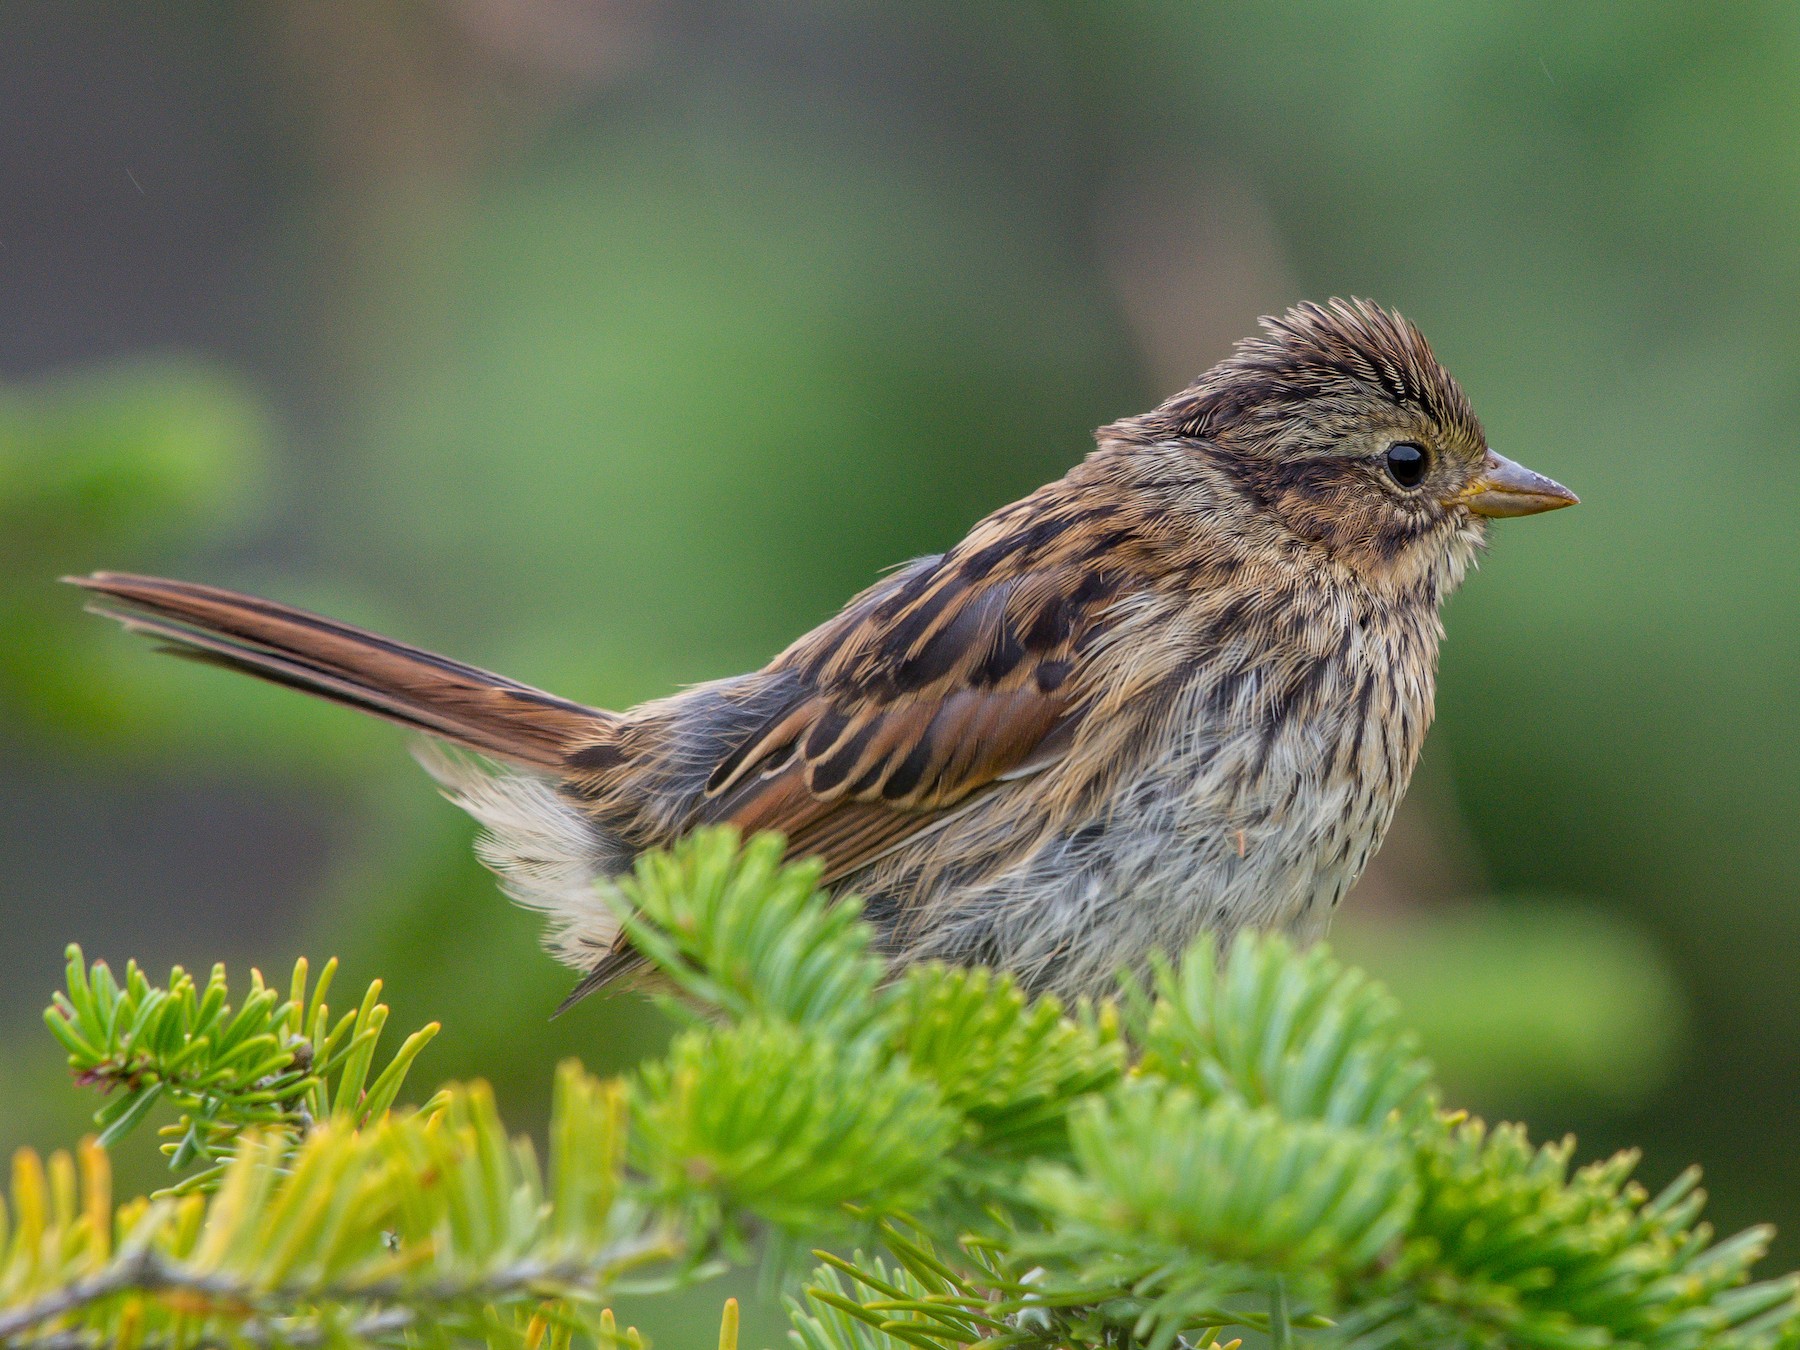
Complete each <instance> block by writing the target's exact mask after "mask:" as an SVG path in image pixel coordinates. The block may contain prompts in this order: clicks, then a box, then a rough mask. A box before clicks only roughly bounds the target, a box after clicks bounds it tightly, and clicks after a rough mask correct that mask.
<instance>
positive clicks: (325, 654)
mask: <svg viewBox="0 0 1800 1350" xmlns="http://www.w3.org/2000/svg"><path fill="white" fill-rule="evenodd" d="M63 580H65V581H67V582H69V583H71V584H72V585H76V586H80V587H82V588H84V589H86V590H90V591H93V592H95V593H96V594H98V595H100V596H103V597H104V599H103V600H102V601H100V602H99V603H97V604H95V605H94V606H92V608H93V609H94V611H95V612H96V613H100V614H105V615H107V616H108V617H109V618H114V619H117V620H118V621H119V622H120V623H122V624H124V625H125V627H126V628H127V629H129V630H131V631H132V632H136V633H143V634H146V635H147V636H150V637H154V638H157V639H160V640H161V642H162V643H163V644H164V645H165V646H166V648H167V649H168V650H171V651H174V652H176V653H177V654H179V655H182V656H188V657H192V658H194V659H195V660H200V661H205V662H208V663H209V664H213V665H219V666H225V667H227V668H229V669H232V670H241V671H243V672H245V673H246V674H250V675H255V676H257V677H259V678H261V679H264V680H269V681H271V682H273V683H275V684H283V685H287V686H288V687H290V688H293V689H301V690H304V691H305V692H307V693H310V694H317V695H318V696H320V697H321V698H328V699H331V700H333V701H334V702H337V703H342V704H346V705H348V706H349V707H352V708H359V709H361V710H362V711H364V712H368V713H373V714H374V715H375V716H377V717H384V718H386V719H387V720H388V721H390V722H398V723H399V724H400V725H402V726H406V727H411V728H413V729H415V730H417V731H423V732H426V733H428V734H430V735H433V736H439V737H442V738H443V739H445V740H449V741H454V742H456V743H457V744H459V745H464V746H467V747H469V748H470V749H472V750H478V751H480V752H481V753H482V754H485V755H494V756H497V757H499V758H501V759H507V760H512V761H514V762H517V763H520V764H528V765H531V766H533V767H536V768H544V769H560V768H562V767H564V765H563V759H564V756H565V755H566V754H567V753H568V750H569V748H570V745H571V743H575V742H579V741H583V740H591V739H592V738H593V735H594V732H595V731H596V730H597V729H598V728H599V727H600V726H602V725H604V724H605V723H607V722H609V721H611V720H612V717H613V715H612V714H611V713H607V712H603V711H601V710H599V709H597V708H587V707H583V706H582V705H581V704H579V703H570V702H567V701H566V700H564V699H560V698H556V697H555V696H554V695H551V694H546V693H544V692H543V691H542V690H539V689H533V688H531V687H530V686H529V685H523V684H519V683H517V682H516V681H514V680H509V679H507V678H505V677H504V676H501V675H494V674H490V673H489V672H488V671H485V670H478V669H476V668H475V667H474V666H465V665H463V664H462V663H461V662H459V661H451V660H448V659H447V658H445V657H442V656H437V655H435V654H433V653H431V652H428V651H423V650H421V649H420V648H418V647H409V646H407V645H406V644H405V643H402V642H395V641H393V640H392V639H391V638H384V637H381V636H379V635H377V634H375V633H371V632H368V631H366V630H364V629H361V628H353V627H351V626H350V625H349V624H342V623H337V622H335V621H334V620H331V619H326V618H322V617H320V616H319V615H317V614H309V613H307V612H306V611H305V610H300V609H293V608H290V607H289V606H287V605H278V604H275V603H274V602H272V601H269V600H259V599H257V598H256V597H255V596H250V595H240V594H238V593H237V592H236V591H227V590H220V589H219V588H217V587H214V586H198V585H194V584H192V583H190V582H185V581H168V580H165V579H163V578H161V577H143V576H132V575H130V574H127V573H122V572H96V573H94V574H93V575H92V576H86V577H65V578H63Z"/></svg>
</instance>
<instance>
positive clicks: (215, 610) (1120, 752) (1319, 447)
mask: <svg viewBox="0 0 1800 1350" xmlns="http://www.w3.org/2000/svg"><path fill="white" fill-rule="evenodd" d="M1262 328H1263V332H1262V334H1261V335H1260V336H1257V337H1253V338H1248V339H1246V340H1244V341H1243V342H1240V343H1239V344H1238V345H1237V347H1236V349H1235V350H1234V351H1233V353H1232V354H1231V355H1230V356H1229V357H1227V358H1226V359H1225V360H1223V361H1221V362H1220V363H1219V364H1218V365H1216V366H1214V367H1213V368H1212V369H1211V370H1209V371H1207V372H1206V373H1205V374H1204V375H1202V376H1201V377H1200V378H1199V379H1198V380H1196V381H1195V382H1194V383H1193V384H1192V385H1190V386H1189V387H1188V388H1186V389H1184V390H1182V391H1181V392H1180V393H1179V394H1176V395H1175V396H1174V397H1173V398H1170V399H1169V400H1168V401H1167V402H1165V403H1164V404H1163V405H1162V406H1161V407H1159V408H1157V409H1156V410H1155V411H1153V412H1149V413H1145V414H1143V415H1142V416H1138V417H1130V418H1126V419H1124V420H1123V421H1119V422H1115V423H1113V424H1112V425H1110V426H1106V427H1102V428H1101V429H1100V430H1099V432H1098V433H1097V441H1098V448H1097V449H1096V450H1095V451H1094V452H1093V453H1092V454H1090V455H1089V456H1088V457H1087V458H1086V459H1085V460H1084V461H1083V462H1081V463H1080V464H1078V465H1076V466H1075V467H1074V468H1073V469H1071V470H1070V471H1069V472H1068V474H1067V475H1065V476H1064V477H1063V478H1061V479H1059V480H1057V481H1056V482H1054V483H1050V484H1048V485H1046V486H1044V487H1041V488H1039V489H1038V490H1037V491H1036V492H1033V493H1032V494H1031V495H1030V496H1028V497H1026V498H1024V499H1023V500H1021V501H1018V502H1014V503H1013V504H1012V505H1010V506H1005V507H1002V508H1001V509H1000V510H998V511H996V512H994V514H992V515H991V516H989V517H987V518H986V519H985V520H983V521H981V522H980V523H979V524H977V525H976V526H975V527H974V529H973V530H971V531H970V532H969V534H968V536H967V538H965V539H964V540H963V541H962V542H961V543H959V544H957V545H956V546H955V547H954V548H952V549H950V550H949V551H948V552H946V553H943V554H940V555H938V556H935V557H927V558H920V559H918V560H917V561H914V562H912V563H909V564H907V565H906V566H904V567H902V568H900V569H899V570H897V571H895V572H893V573H891V574H890V575H888V576H887V577H886V578H884V579H883V580H881V581H879V582H877V583H876V584H875V585H874V586H871V587H870V588H869V589H868V590H866V591H864V592H863V593H862V594H861V595H858V596H857V597H855V598H854V599H853V600H851V601H850V603H849V604H848V605H847V606H846V607H845V608H844V610H843V611H842V612H841V613H840V614H839V615H837V617H835V618H833V619H831V620H829V621H828V622H826V623H825V624H823V625H821V626H820V627H818V628H816V629H814V630H813V631H812V632H810V633H808V634H806V635H805V636H804V637H802V638H800V639H799V641H797V642H795V643H794V644H793V645H792V646H791V647H789V648H788V649H787V650H786V651H784V652H782V653H781V654H780V655H779V656H777V657H776V658H775V659H774V660H773V661H771V662H770V663H769V664H768V665H767V666H765V667H764V668H763V669H761V670H759V671H756V672H754V673H752V674H748V675H740V676H737V677H734V678H731V679H724V680H718V681H714V682H712V683H710V684H702V685H699V686H696V687H694V688H691V689H687V690H685V691H683V692H681V693H678V694H675V695H673V696H671V697H669V698H664V699H660V700H657V701H655V702H651V703H646V704H643V705H641V706H639V707H636V708H633V709H630V710H629V711H626V712H609V711H604V710H601V709H598V708H589V707H584V706H582V705H581V704H577V703H571V702H568V701H566V700H564V699H560V698H556V697H554V696H552V695H550V694H546V693H543V692H541V691H539V690H536V689H533V688H530V687H529V686H526V685H522V684H518V683H515V682H514V681H512V680H508V679H504V678H502V677H501V676H498V675H492V674H489V673H488V672H486V671H482V670H477V669H475V668H473V667H471V666H466V665H463V664H461V663H460V662H456V661H451V660H447V659H445V658H444V657H441V656H435V655H432V654H431V653H429V652H425V651H421V650H419V649H418V648H416V647H411V646H408V645H406V644H404V643H400V642H396V641H393V640H392V639H389V638H384V637H378V636H377V635H375V634H373V633H369V632H365V631H363V630H361V629H358V628H352V627H350V626H348V625H346V624H341V623H335V622H333V621H331V620H329V619H324V618H320V617H318V616H317V615H313V614H308V613H305V612H303V611H300V610H296V609H291V608H288V607H287V606H285V605H278V604H274V603H272V602H270V601H267V600H259V599H254V598H252V597H250V596H246V595H239V594H235V593H233V592H231V591H224V590H217V589H214V588H212V587H208V586H197V585H191V584H188V583H186V582H179V581H165V580H160V579H157V578H152V577H141V576H129V575H123V574H119V573H112V572H99V573H95V574H94V575H92V576H88V577H81V578H71V580H73V581H74V582H75V584H76V585H79V586H83V587H86V588H87V589H88V590H90V591H93V592H96V593H97V594H98V595H99V596H100V597H102V599H101V600H100V601H99V602H98V604H97V608H99V609H100V610H101V611H102V612H105V613H110V614H112V615H113V616H114V617H116V618H118V619H120V620H121V621H122V622H123V623H124V624H125V626H126V627H127V628H130V629H132V630H133V631H135V632H140V633H146V634H149V635H150V636H152V637H155V638H158V639H160V640H161V641H163V642H164V643H165V644H167V645H168V646H169V647H171V648H173V649H174V650H175V651H177V652H180V653H182V654H185V655H189V656H194V657H198V658H200V659H202V660H205V661H209V662H212V663H214V664H218V665H223V666H228V667H230V668H232V669H235V670H241V671H245V672H247V673H249V674H252V675H257V676H260V677H262V678H263V679H266V680H272V681H274V682H276V683H278V684H285V685H290V686H292V687H294V688H297V689H303V690H305V691H307V692H309V693H313V694H318V695H322V696H323V697H325V698H329V699H335V700H336V701H338V702H340V703H346V704H349V705H350V706H352V707H355V708H361V709H363V710H364V711H365V712H371V713H374V714H376V715H377V716H379V717H385V718H388V719H389V720H391V721H394V722H398V723H400V724H401V725H403V726H407V727H412V728H414V729H416V730H418V731H422V732H425V733H427V734H428V735H429V736H431V737H434V738H437V739H438V740H439V741H447V742H451V743H452V744H454V745H456V746H460V747H463V748H465V749H467V750H470V751H474V752H476V756H477V757H470V756H466V755H456V754H453V753H446V752H444V751H442V750H438V749H427V750H426V751H425V752H424V753H423V754H422V755H421V758H422V759H423V761H424V763H425V765H426V767H427V768H428V769H429V770H430V771H431V772H432V773H433V774H434V775H435V776H436V778H437V779H438V781H439V783H440V784H442V786H443V789H444V791H445V793H446V795H448V796H449V798H450V799H451V800H452V801H454V802H455V803H457V804H458V805H459V806H461V807H462V808H463V809H465V810H466V811H468V812H469V813H470V814H471V815H472V816H474V817H475V818H476V820H478V821H479V822H480V823H481V824H482V826H483V827H484V832H483V836H482V839H481V842H480V844H479V845H478V848H479V852H480V855H481V857H482V859H483V861H484V862H486V863H487V865H488V866H489V867H491V868H492V869H493V870H494V871H495V872H496V873H497V874H498V875H499V877H500V879H501V883H502V885H503V887H504V888H505V890H506V891H507V892H508V893H509V894H510V895H511V896H512V897H513V898H514V899H516V900H518V901H519V902H520V903H522V904H524V905H528V906H530V907H531V908H533V909H537V910H540V911H542V912H543V913H544V914H545V915H546V916H547V917H548V921H549V929H550V933H549V943H550V945H551V946H552V948H553V950H554V951H555V952H556V953H557V955H558V956H559V957H560V958H561V959H562V960H563V961H565V962H567V963H568V964H569V965H571V966H574V967H576V968H578V969H579V970H581V971H582V972H584V976H583V978H582V980H581V983H580V984H579V985H578V987H577V989H576V991H575V993H574V994H572V995H571V996H570V1002H573V1001H574V1000H575V999H576V998H579V997H580V996H581V995H582V994H585V993H587V992H589V991H591V990H592V989H595V988H597V987H599V986H600V985H602V984H604V983H606V982H607V981H609V980H611V979H613V978H614V977H615V976H617V975H619V974H621V973H622V972H624V971H625V970H627V969H629V968H630V966H631V965H632V963H633V960H634V957H633V955H632V953H631V952H630V951H629V949H627V948H626V947H625V946H624V945H623V944H622V942H621V940H620V934H619V926H618V924H617V922H616V920H615V919H614V917H613V914H612V912H611V910H610V909H609V908H608V907H607V905H606V904H605V903H604V902H603V900H602V898H601V896H600V895H599V893H598V890H597V888H596V886H595V882H596V881H597V880H599V879H601V878H604V877H607V876H611V875H614V874H617V873H618V872H620V871H621V870H623V869H625V868H627V867H629V866H630V865H631V862H632V860H633V858H634V857H635V856H636V855H637V854H638V853H640V852H641V851H643V850H645V849H651V848H656V847H658V846H661V845H666V844H668V843H670V842H671V841H673V840H675V839H677V838H679V837H680V836H681V835H682V834H684V833H685V832H687V831H689V830H692V829H695V828H696V827H699V826H703V825H707V824H709V823H717V822H725V823H730V824H734V825H736V826H738V827H739V828H740V829H742V830H743V831H745V832H746V833H748V832H751V831H757V830H779V831H781V832H782V833H783V834H785V835H786V837H787V847H788V850H789V853H790V854H791V855H795V856H799V855H817V856H819V857H820V858H821V859H823V862H824V868H825V877H826V882H827V884H828V885H830V886H831V887H833V888H834V889H838V890H846V891H847V890H854V891H855V892H857V893H859V894H860V895H862V896H863V897H864V899H865V901H866V911H865V912H866V914H867V915H868V917H869V918H870V919H871V920H872V921H873V922H874V924H875V926H876V928H877V931H878V932H879V934H880V937H881V941H882V943H883V945H884V947H885V949H886V951H887V952H888V953H889V954H890V955H891V956H892V957H893V958H894V959H897V960H900V961H916V960H920V959H925V958H943V959H947V960H950V961H956V962H981V963H985V964H989V965H994V966H999V967H1003V968H1005V969H1008V970H1011V971H1013V972H1014V973H1015V974H1016V975H1017V976H1018V977H1019V978H1020V979H1021V981H1022V982H1023V983H1024V984H1025V985H1026V986H1027V987H1029V988H1031V989H1034V990H1042V991H1054V992H1056V993H1059V994H1062V995H1065V996H1067V995H1074V994H1080V993H1084V992H1089V991H1094V990H1097V989H1100V988H1102V987H1104V986H1105V985H1106V984H1107V983H1108V982H1109V981H1110V980H1111V978H1112V977H1113V974H1114V973H1115V971H1116V970H1118V969H1119V968H1121V967H1125V968H1130V967H1135V966H1138V965H1141V963H1142V962H1143V960H1144V959H1145V957H1146V956H1147V954H1148V953H1149V952H1150V951H1151V950H1153V949H1158V948H1161V949H1173V948H1177V947H1180V946H1182V945H1184V944H1185V943H1186V942H1187V941H1188V940H1189V939H1191V938H1192V937H1193V936H1194V935H1195V934H1196V933H1197V932H1199V931H1200V930H1203V929H1210V930H1212V931H1213V932H1214V933H1216V934H1218V935H1220V937H1221V938H1229V937H1230V935H1231V934H1233V933H1234V932H1236V931H1237V930H1239V929H1242V928H1280V929H1285V930H1287V931H1289V932H1291V933H1293V934H1295V935H1296V936H1298V937H1299V938H1301V939H1302V940H1307V939H1310V938H1312V937H1314V936H1316V935H1318V934H1319V933H1321V932H1322V931H1323V929H1324V927H1325V925H1326V924H1327V922H1328V921H1329V919H1330V916H1331V914H1332V911H1333V909H1334V908H1335V907H1336V905H1337V904H1338V902H1339V901H1340V900H1341V899H1342V898H1343V896H1344V893H1345V892H1346V891H1348V890H1349V889H1350V886H1351V884H1352V883H1353V882H1354V881H1355V880H1356V878H1357V876H1358V874H1359V873H1361V871H1362V870H1363V866H1364V864H1366V863H1367V862H1368V860H1369V857H1370V855H1371V854H1373V853H1374V852H1375V849H1376V848H1377V846H1378V845H1379V844H1380V843H1381V839H1382V835H1383V833H1384V832H1385V831H1386V829H1387V827H1388V823H1389V821H1390V820H1391V819H1392V818H1393V814H1394V808H1395V806H1396V805H1397V804H1398V802H1399V800H1400V797H1401V794H1402V793H1403V792H1404V791H1405V788H1406V784H1407V779H1408V777H1409V776H1410V775H1411V772H1412V768H1413V764H1414V761H1415V760H1416V758H1417V757H1418V753H1419V746H1420V742H1421V740H1422V739H1423V737H1424V735H1425V730H1426V727H1427V725H1428V724H1429V722H1430V721H1431V715H1432V699H1433V688H1434V682H1435V674H1436V666H1437V649H1438V641H1439V639H1440V638H1441V636H1442V633H1443V629H1442V626H1441V624H1440V622H1439V617H1438V612H1439V607H1440V605H1441V604H1442V602H1443V600H1444V599H1445V597H1446V596H1448V595H1449V593H1450V592H1451V591H1452V590H1453V589H1454V588H1455V587H1456V586H1457V584H1458V583H1459V582H1460V581H1461V580H1462V577H1463V574H1464V572H1465V571H1466V570H1467V569H1468V568H1469V566H1470V565H1471V563H1472V561H1473V560H1474V558H1475V554H1476V551H1477V550H1478V549H1479V548H1480V546H1481V544H1482V542H1483V538H1484V534H1485V529H1486V522H1487V519H1488V518H1490V517H1496V516H1521V515H1530V514H1533V513H1535V512H1539V511H1550V510H1554V509H1556V508H1558V507H1562V506H1569V505H1572V504H1573V503H1574V502H1575V500H1576V498H1575V495H1574V494H1573V493H1571V492H1570V491H1569V490H1568V489H1567V488H1564V487H1562V486H1561V485H1559V484H1557V483H1554V482H1552V481H1550V480H1549V479H1547V478H1543V477H1540V476H1539V475H1538V474H1535V473H1532V472H1531V471H1530V470H1528V469H1525V468H1522V467H1521V466H1519V465H1517V464H1515V463H1513V462H1512V461H1510V460H1507V459H1503V458H1502V457H1501V456H1499V455H1498V454H1496V453H1494V452H1493V451H1492V450H1490V449H1489V448H1488V446H1487V440H1486V437H1485V435H1484V434H1483V432H1482V429H1481V424H1480V423H1479V422H1478V421H1477V420H1476V417H1475V414H1474V411H1473V410H1472V409H1471V408H1470V406H1469V402H1468V400H1467V398H1466V397H1465V396H1464V394H1463V391H1462V390H1461V388H1460V387H1458V385H1457V384H1456V382H1455V381H1454V380H1453V379H1452V378H1451V377H1450V375H1449V374H1448V373H1447V372H1446V371H1445V370H1444V368H1443V367H1442V366H1441V365H1439V364H1438V362H1437V360H1436V358H1435V357H1433V355H1432V353H1431V349H1430V347H1428V346H1427V345H1426V343H1425V339H1424V338H1423V337H1422V336H1421V335H1420V333H1419V332H1418V330H1417V329H1416V328H1414V327H1413V326H1412V325H1411V324H1410V323H1408V322H1407V321H1406V320H1405V319H1403V318H1401V317H1400V316H1399V315H1397V314H1393V313H1390V312H1388V311H1386V310H1383V309H1380V308H1378V307H1377V306H1375V305H1372V304H1369V303H1367V302H1364V301H1350V302H1345V301H1332V302H1331V303H1330V304H1327V305H1315V304H1303V305H1300V306H1298V307H1296V308H1294V309H1292V310H1290V311H1289V312H1288V313H1286V314H1285V315H1283V316H1281V317H1280V318H1269V319H1264V320H1263V321H1262ZM565 1006H566V1005H565Z"/></svg>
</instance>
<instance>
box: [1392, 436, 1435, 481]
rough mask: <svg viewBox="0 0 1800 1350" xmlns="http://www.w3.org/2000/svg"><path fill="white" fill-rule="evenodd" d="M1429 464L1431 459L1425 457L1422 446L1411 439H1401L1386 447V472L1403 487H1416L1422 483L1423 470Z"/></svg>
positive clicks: (1423, 477) (1423, 478)
mask: <svg viewBox="0 0 1800 1350" xmlns="http://www.w3.org/2000/svg"><path fill="white" fill-rule="evenodd" d="M1430 465H1431V461H1430V460H1429V459H1427V458H1426V455H1425V450H1424V448H1423V447H1422V446H1417V445H1414V444H1413V443H1412V442H1411V441H1401V442H1399V443H1398V444H1396V445H1390V446H1389V447H1388V452H1387V471H1388V474H1389V476H1391V477H1392V478H1393V480H1394V481H1395V482H1396V483H1398V484H1399V485H1400V486H1401V487H1403V488H1416V487H1417V486H1419V484H1420V483H1423V482H1424V481H1425V470H1426V469H1427V468H1429V467H1430Z"/></svg>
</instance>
